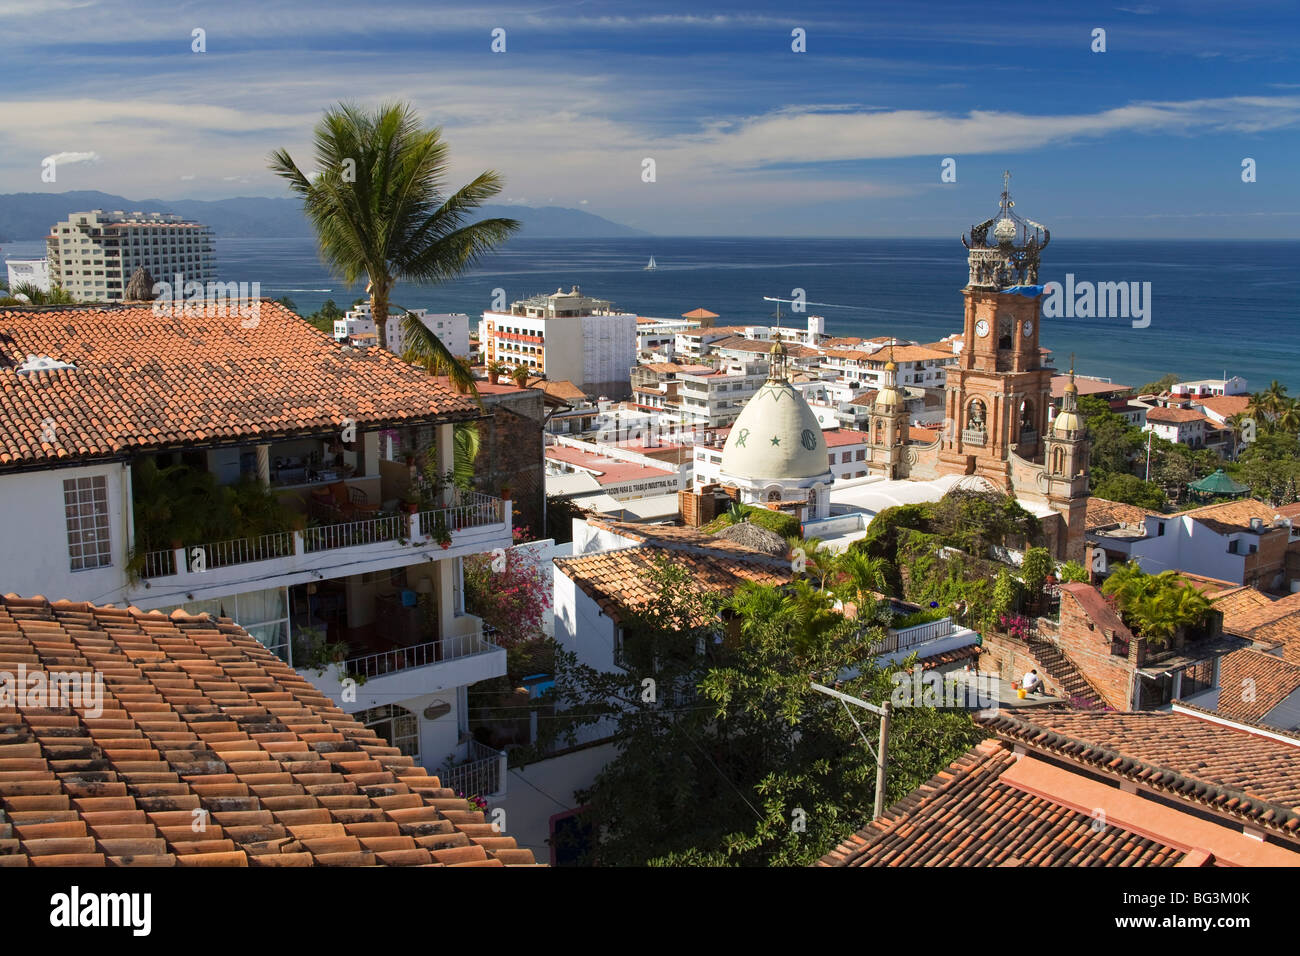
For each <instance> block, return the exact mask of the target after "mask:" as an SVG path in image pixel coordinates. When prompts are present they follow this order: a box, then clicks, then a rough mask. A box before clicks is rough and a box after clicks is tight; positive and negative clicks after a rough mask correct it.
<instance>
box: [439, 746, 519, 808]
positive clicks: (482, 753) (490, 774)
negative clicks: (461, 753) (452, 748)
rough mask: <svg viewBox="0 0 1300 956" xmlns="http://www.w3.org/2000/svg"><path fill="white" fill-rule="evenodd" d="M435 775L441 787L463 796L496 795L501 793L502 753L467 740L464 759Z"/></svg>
mask: <svg viewBox="0 0 1300 956" xmlns="http://www.w3.org/2000/svg"><path fill="white" fill-rule="evenodd" d="M436 775H437V777H438V780H439V781H440V782H441V783H442V785H443V786H444V787H450V788H451V789H452V790H455V791H456V792H457V793H463V794H464V795H465V796H466V797H472V796H474V795H475V794H477V795H478V796H481V797H490V796H494V795H499V794H502V793H504V792H505V777H506V754H505V751H503V750H493V749H492V748H491V747H488V746H486V745H485V744H481V743H479V742H478V741H477V740H471V741H470V742H469V744H468V749H467V758H466V760H465V761H464V762H463V763H459V764H456V765H455V766H450V767H448V766H444V767H442V768H440V769H439V770H438V771H437V774H436Z"/></svg>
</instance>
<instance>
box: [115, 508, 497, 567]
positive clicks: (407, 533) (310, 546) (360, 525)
mask: <svg viewBox="0 0 1300 956" xmlns="http://www.w3.org/2000/svg"><path fill="white" fill-rule="evenodd" d="M505 514H506V508H505V502H504V501H502V500H501V499H499V498H493V497H491V496H490V495H484V494H480V493H478V492H461V491H457V492H454V493H453V494H451V496H450V504H449V506H448V507H446V508H441V509H437V510H432V511H423V512H420V513H419V514H418V515H416V516H411V515H383V516H380V517H377V518H367V519H365V520H362V521H346V522H342V523H339V524H328V525H320V526H317V527H314V528H307V529H305V530H303V531H282V532H277V533H275V534H267V535H262V536H260V537H257V538H232V539H230V540H228V541H217V542H211V543H208V544H201V545H193V546H187V547H184V548H177V549H170V548H169V549H166V550H160V551H149V552H146V553H145V554H144V562H143V565H144V566H143V567H142V568H141V570H140V577H141V578H142V579H146V580H147V579H150V578H164V577H171V576H173V575H175V574H177V573H179V571H178V564H179V568H180V570H183V571H185V572H187V573H188V572H199V571H211V570H213V569H214V568H225V567H231V566H233V565H240V564H251V563H254V562H257V561H269V560H273V559H276V558H288V557H293V556H294V555H302V554H315V553H318V552H322V551H333V550H336V549H339V548H351V547H358V546H364V545H372V544H380V543H383V542H387V541H399V542H400V541H405V540H407V539H410V538H412V537H414V536H415V535H416V534H418V535H419V536H420V537H425V536H432V535H434V534H435V533H436V532H437V530H438V527H439V525H440V523H441V525H442V526H444V527H446V529H447V530H448V531H449V532H453V533H454V532H457V531H464V530H466V529H469V528H478V527H483V526H485V525H493V524H502V523H504V522H505ZM196 551H197V552H199V553H196ZM178 557H179V558H180V559H181V560H180V561H178Z"/></svg>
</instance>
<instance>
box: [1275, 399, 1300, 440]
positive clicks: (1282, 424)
mask: <svg viewBox="0 0 1300 956" xmlns="http://www.w3.org/2000/svg"><path fill="white" fill-rule="evenodd" d="M1276 424H1277V427H1278V428H1280V429H1281V430H1282V431H1284V432H1291V433H1292V434H1294V433H1295V432H1298V431H1300V403H1298V402H1294V401H1287V402H1286V404H1285V406H1283V407H1282V409H1281V411H1279V412H1278V416H1277V422H1276Z"/></svg>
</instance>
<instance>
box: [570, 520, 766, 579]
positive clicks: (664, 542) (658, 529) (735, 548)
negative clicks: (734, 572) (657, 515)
mask: <svg viewBox="0 0 1300 956" xmlns="http://www.w3.org/2000/svg"><path fill="white" fill-rule="evenodd" d="M587 524H588V525H590V526H591V527H593V528H600V529H602V530H604V531H609V532H611V533H613V534H616V535H618V536H619V537H620V538H627V539H628V540H629V541H636V542H639V543H640V544H645V545H649V546H651V547H655V548H661V549H663V550H665V551H688V552H692V553H695V554H697V555H700V556H701V557H709V556H716V555H721V556H724V557H728V558H733V559H735V560H737V561H757V562H759V563H761V564H771V563H773V562H772V557H771V555H769V554H767V553H766V552H764V551H758V550H756V549H754V548H750V547H746V546H745V545H743V544H740V543H738V542H736V541H730V540H728V539H726V538H719V537H717V536H716V535H711V534H706V533H705V532H703V531H699V530H697V529H696V528H687V527H684V526H681V525H671V524H634V523H632V522H630V521H612V520H610V519H608V518H588V519H587ZM777 564H778V565H779V566H780V567H781V568H783V569H784V570H785V572H787V573H786V578H787V579H788V578H789V574H788V571H789V566H788V565H789V562H787V561H781V562H777Z"/></svg>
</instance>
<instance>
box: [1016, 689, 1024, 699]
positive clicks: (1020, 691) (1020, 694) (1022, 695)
mask: <svg viewBox="0 0 1300 956" xmlns="http://www.w3.org/2000/svg"><path fill="white" fill-rule="evenodd" d="M1016 696H1017V697H1019V698H1020V699H1021V700H1024V699H1025V689H1024V688H1023V687H1021V688H1018V689H1017V690H1016Z"/></svg>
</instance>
